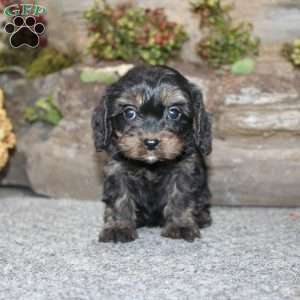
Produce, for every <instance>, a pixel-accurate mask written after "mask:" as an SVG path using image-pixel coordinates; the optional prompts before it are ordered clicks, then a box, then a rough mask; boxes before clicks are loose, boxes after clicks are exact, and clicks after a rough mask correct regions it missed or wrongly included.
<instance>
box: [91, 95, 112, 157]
mask: <svg viewBox="0 0 300 300" xmlns="http://www.w3.org/2000/svg"><path fill="white" fill-rule="evenodd" d="M92 128H93V135H94V142H95V147H96V151H101V150H105V149H107V147H108V146H109V144H110V142H111V134H112V125H111V120H110V118H109V112H108V98H107V97H106V96H104V97H102V99H101V101H100V104H99V105H98V106H97V107H96V108H95V110H94V112H93V116H92Z"/></svg>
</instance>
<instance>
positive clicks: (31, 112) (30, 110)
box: [24, 96, 63, 126]
mask: <svg viewBox="0 0 300 300" xmlns="http://www.w3.org/2000/svg"><path fill="white" fill-rule="evenodd" d="M24 117H25V120H26V121H27V122H29V123H35V122H44V123H48V124H50V125H52V126H56V125H58V123H59V122H60V121H61V119H62V118H63V115H62V113H61V111H60V110H59V108H58V107H57V106H56V105H55V104H54V103H53V99H52V96H49V97H46V98H41V99H39V100H37V101H36V103H35V105H34V106H30V107H27V108H26V109H25V112H24Z"/></svg>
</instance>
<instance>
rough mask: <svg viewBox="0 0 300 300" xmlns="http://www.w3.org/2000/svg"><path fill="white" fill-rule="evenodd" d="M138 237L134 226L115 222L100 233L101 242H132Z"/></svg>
mask: <svg viewBox="0 0 300 300" xmlns="http://www.w3.org/2000/svg"><path fill="white" fill-rule="evenodd" d="M137 237H138V235H137V232H136V229H135V227H134V226H129V225H127V226H124V225H119V224H115V225H112V226H107V227H105V228H104V229H103V230H102V231H101V233H100V235H99V242H115V243H117V242H121V243H126V242H131V241H134V240H135V239H136V238H137Z"/></svg>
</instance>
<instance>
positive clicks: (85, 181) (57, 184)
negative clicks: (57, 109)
mask: <svg viewBox="0 0 300 300" xmlns="http://www.w3.org/2000/svg"><path fill="white" fill-rule="evenodd" d="M90 117H91V115H90V112H89V111H85V112H82V115H81V118H80V119H78V118H76V122H75V121H74V119H73V120H63V121H62V122H61V124H60V125H59V126H58V127H57V128H55V129H54V130H53V131H52V132H51V134H50V136H49V138H48V139H47V141H44V142H40V143H36V144H34V145H33V146H32V147H31V149H30V151H27V153H26V156H27V174H28V177H29V181H30V184H31V187H32V188H33V190H34V191H35V192H37V193H39V194H42V195H47V196H51V197H54V198H75V199H88V200H91V199H99V198H100V195H101V191H102V166H103V161H104V159H105V155H104V154H99V155H96V154H95V150H94V144H93V141H92V133H91V128H90Z"/></svg>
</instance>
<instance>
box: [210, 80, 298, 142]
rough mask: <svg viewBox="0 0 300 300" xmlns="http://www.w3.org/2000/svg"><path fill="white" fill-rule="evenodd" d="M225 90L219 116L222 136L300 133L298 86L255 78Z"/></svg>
mask: <svg viewBox="0 0 300 300" xmlns="http://www.w3.org/2000/svg"><path fill="white" fill-rule="evenodd" d="M223 86H224V88H223V90H222V91H221V92H220V91H219V93H218V95H219V96H220V98H221V99H219V106H218V109H217V112H216V124H217V126H216V128H217V132H218V134H219V135H220V136H222V137H228V136H236V135H241V136H243V135H248V136H249V135H255V136H269V135H274V134H275V135H282V134H289V135H297V134H299V133H300V93H299V91H298V90H297V89H296V87H295V86H296V84H295V83H291V82H290V81H286V80H283V79H282V78H276V77H274V78H272V79H270V78H266V77H265V76H257V75H255V76H252V77H250V78H249V79H248V81H246V80H245V79H237V80H233V81H231V83H230V84H229V85H228V86H226V85H223ZM221 94H222V95H221ZM215 97H216V96H215Z"/></svg>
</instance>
